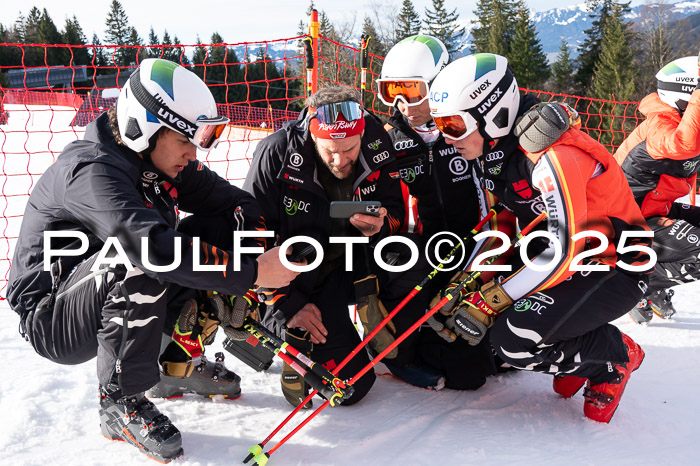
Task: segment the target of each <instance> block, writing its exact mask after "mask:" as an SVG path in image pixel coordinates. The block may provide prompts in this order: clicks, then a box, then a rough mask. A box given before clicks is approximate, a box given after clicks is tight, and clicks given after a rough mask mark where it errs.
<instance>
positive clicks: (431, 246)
mask: <svg viewBox="0 0 700 466" xmlns="http://www.w3.org/2000/svg"><path fill="white" fill-rule="evenodd" d="M455 240H456V241H455ZM457 245H461V246H460V247H459V253H458V254H459V259H458V258H457V257H456V255H457V254H455V253H456V252H457V251H456V249H457ZM448 253H449V255H448ZM464 254H465V253H464V243H463V242H462V240H461V239H460V237H459V236H457V235H456V234H454V233H452V232H451V231H442V232H440V233H436V234H434V235H433V236H431V237H430V239H429V240H428V242H427V243H425V258H426V259H427V260H428V264H430V266H431V267H432V268H434V269H437V268H438V265H436V264H435V263H434V262H433V259H435V260H437V262H438V263H439V264H441V265H442V269H441V270H442V271H443V272H451V271H453V270H455V269H456V268H457V267H459V265H460V264H461V263H462V261H463V260H464ZM443 257H444V258H445V259H443Z"/></svg>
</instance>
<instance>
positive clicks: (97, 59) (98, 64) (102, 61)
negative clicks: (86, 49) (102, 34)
mask: <svg viewBox="0 0 700 466" xmlns="http://www.w3.org/2000/svg"><path fill="white" fill-rule="evenodd" d="M92 45H94V46H96V47H93V48H92V49H91V52H92V58H91V59H90V64H91V65H92V66H94V67H95V74H107V73H108V72H109V71H108V70H105V67H106V66H107V57H106V56H105V49H104V48H103V47H99V46H101V45H102V42H100V38H99V37H97V34H93V35H92Z"/></svg>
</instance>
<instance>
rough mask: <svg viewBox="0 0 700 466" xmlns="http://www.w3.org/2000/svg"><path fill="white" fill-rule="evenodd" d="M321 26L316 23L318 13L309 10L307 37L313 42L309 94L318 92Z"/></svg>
mask: <svg viewBox="0 0 700 466" xmlns="http://www.w3.org/2000/svg"><path fill="white" fill-rule="evenodd" d="M320 29H321V25H320V24H319V22H318V11H317V10H311V22H310V23H309V35H310V36H311V39H312V41H313V47H312V48H313V52H314V68H313V72H312V73H311V93H316V91H317V90H318V42H319V31H320Z"/></svg>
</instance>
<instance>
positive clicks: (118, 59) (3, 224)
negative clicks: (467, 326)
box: [0, 37, 641, 299]
mask: <svg viewBox="0 0 700 466" xmlns="http://www.w3.org/2000/svg"><path fill="white" fill-rule="evenodd" d="M302 38H303V37H292V38H287V39H279V40H271V41H262V42H244V43H222V44H197V45H182V44H177V45H173V46H121V47H120V46H113V45H102V46H93V45H85V46H76V45H61V44H18V43H13V44H7V43H0V51H2V52H4V53H3V54H2V55H0V57H15V58H14V62H13V61H12V60H11V59H7V58H5V59H3V60H2V61H0V163H1V165H0V186H1V191H0V296H4V294H5V291H6V288H7V280H8V275H9V268H10V261H11V258H12V251H13V247H14V244H15V242H16V239H17V235H18V233H19V227H20V224H21V220H22V215H23V212H24V207H25V205H26V202H27V200H28V198H29V194H30V193H31V190H32V188H33V187H34V185H35V184H36V181H37V180H38V178H39V177H40V176H41V175H42V174H43V172H44V171H45V170H46V168H47V167H48V166H49V165H51V163H53V161H54V160H55V158H56V157H57V156H58V155H59V154H60V153H61V150H62V149H63V148H64V147H65V146H66V145H67V144H68V143H70V142H72V141H75V140H78V139H80V138H82V136H83V134H84V132H85V126H86V125H87V124H88V123H90V122H91V121H92V120H94V119H95V118H96V117H97V116H98V115H99V114H100V113H101V112H103V111H104V110H106V109H108V108H109V107H111V106H112V105H114V103H115V101H116V100H117V96H118V93H119V88H120V87H121V86H123V84H124V83H125V82H126V80H127V79H128V77H129V75H130V74H131V73H132V72H133V71H134V70H135V69H136V67H137V66H138V63H139V62H140V61H141V60H143V59H144V58H147V57H161V58H166V59H169V60H172V61H175V62H177V63H180V64H182V65H183V66H187V67H188V68H189V69H190V70H192V71H193V72H195V73H196V74H197V75H199V76H200V77H201V78H202V80H203V81H204V82H205V83H206V84H207V85H208V86H209V88H210V89H211V91H212V94H213V95H214V97H215V100H216V102H217V106H218V109H219V112H220V113H221V114H222V115H225V116H227V117H229V118H230V119H231V124H230V125H229V128H228V130H227V131H226V132H225V134H224V135H223V137H222V140H221V143H220V144H219V146H218V147H217V148H216V149H215V150H214V151H212V152H209V153H207V154H204V155H203V157H202V159H203V161H204V162H205V163H207V164H208V165H209V166H210V168H212V169H213V170H215V171H217V172H218V173H219V174H220V175H221V176H223V177H224V178H226V179H228V180H229V181H231V182H232V183H234V184H237V185H240V184H241V183H242V182H243V180H244V179H245V175H246V173H247V171H248V168H249V167H250V162H251V160H252V156H253V151H254V149H255V146H256V144H257V142H259V141H260V140H261V139H262V138H264V137H266V136H267V135H269V134H270V133H271V132H272V131H274V130H277V129H279V128H280V127H281V126H282V124H284V123H285V122H286V121H289V120H292V119H295V118H296V117H297V116H298V113H299V111H300V110H301V109H302V108H303V106H304V103H305V97H306V91H305V89H306V80H305V66H304V50H303V48H302V45H301V39H302ZM368 58H369V60H368V63H367V70H366V72H367V91H366V92H365V106H366V107H367V108H368V109H370V110H372V111H374V112H375V113H376V114H377V115H379V116H380V117H382V118H386V117H388V115H389V111H390V109H389V108H387V107H386V106H385V105H384V104H382V103H381V101H380V100H379V99H378V98H377V96H376V79H377V78H378V77H379V73H380V70H381V66H382V63H383V57H381V56H379V55H376V54H372V53H370V54H369V56H368ZM315 66H316V67H317V73H318V87H319V88H321V87H324V86H331V85H346V86H353V87H356V88H358V89H359V88H360V82H361V72H362V70H361V69H360V51H359V49H358V48H355V47H352V46H348V45H343V44H340V43H337V42H335V41H333V40H331V39H328V38H325V37H320V38H319V44H318V56H317V60H316V63H315ZM522 91H523V92H531V93H535V94H536V95H537V96H538V97H539V98H540V100H543V101H550V100H564V101H566V102H567V103H569V104H570V105H572V106H574V107H575V108H576V109H577V110H578V111H579V112H580V114H581V117H582V123H583V129H584V130H585V131H588V132H589V133H590V134H591V135H592V136H593V137H595V138H596V139H597V140H599V141H601V142H602V143H603V144H604V145H605V146H606V147H607V148H608V149H609V150H611V151H613V150H614V149H615V148H616V147H617V146H618V145H619V144H620V143H621V142H622V140H623V139H624V138H625V136H626V135H627V134H629V133H630V132H631V131H632V130H633V129H634V127H635V126H636V125H637V124H639V121H640V119H641V116H640V115H639V114H638V113H637V112H636V108H637V103H636V102H614V101H604V100H597V99H589V98H586V97H577V96H570V95H563V94H552V93H549V92H544V91H532V90H525V89H523V90H522ZM0 299H2V298H0Z"/></svg>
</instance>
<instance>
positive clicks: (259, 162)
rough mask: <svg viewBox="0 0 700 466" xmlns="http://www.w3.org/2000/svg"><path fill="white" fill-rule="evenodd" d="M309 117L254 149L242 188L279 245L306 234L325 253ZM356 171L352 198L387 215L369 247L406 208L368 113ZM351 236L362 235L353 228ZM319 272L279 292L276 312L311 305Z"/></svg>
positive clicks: (326, 223) (326, 232) (322, 200)
mask: <svg viewBox="0 0 700 466" xmlns="http://www.w3.org/2000/svg"><path fill="white" fill-rule="evenodd" d="M307 115H308V108H307V109H304V110H303V111H302V112H301V114H300V115H299V118H298V119H297V120H295V121H291V122H288V123H286V124H285V125H284V126H283V127H282V129H280V130H278V131H276V132H275V133H274V134H272V135H270V136H268V137H266V138H265V139H263V140H262V141H261V142H260V143H259V144H258V146H257V147H256V148H255V152H254V154H253V163H252V165H251V167H250V171H249V172H248V176H247V177H246V180H245V183H244V184H243V189H245V190H246V191H248V192H250V193H251V194H252V195H253V197H255V198H256V199H257V200H258V201H259V202H260V204H261V206H262V207H263V212H264V214H263V215H264V217H265V220H266V222H267V227H268V229H269V230H273V231H275V232H276V233H277V235H278V238H279V241H280V242H282V241H284V240H286V239H288V238H291V237H294V236H300V235H306V236H310V237H311V238H314V239H315V240H317V241H319V243H321V245H322V246H323V248H324V251H326V250H327V247H328V245H329V241H328V238H329V236H330V233H331V226H332V219H331V218H330V215H329V210H330V200H329V198H328V196H327V194H326V191H325V190H324V187H323V186H322V185H321V183H320V182H319V177H318V173H317V167H316V163H317V162H316V148H315V146H314V143H313V140H312V139H311V135H310V133H309V130H308V123H307ZM356 167H357V168H356V173H355V180H354V182H353V186H352V188H353V193H354V194H353V199H354V200H379V201H381V203H382V206H383V207H386V209H387V211H388V214H387V217H386V220H385V222H384V226H383V227H382V230H381V231H380V232H379V233H377V234H375V235H374V236H371V237H370V246H372V245H374V244H376V243H377V242H378V241H379V240H381V239H382V238H384V237H386V236H388V235H391V234H394V233H396V232H398V231H399V230H400V229H401V226H402V222H403V218H404V204H403V198H402V196H401V185H400V182H399V175H398V168H397V166H396V154H395V152H394V149H393V147H392V144H391V140H390V139H389V136H388V134H387V133H386V131H384V129H383V127H382V123H381V121H379V119H378V118H376V117H375V116H374V115H372V114H369V113H366V114H365V133H364V135H363V137H362V145H361V152H360V156H359V157H358V160H357V162H356ZM351 231H352V234H354V235H356V236H361V234H360V232H359V231H357V230H356V229H355V228H351ZM357 249H358V248H354V251H357ZM357 254H358V252H355V255H357ZM320 271H321V267H317V268H316V269H314V270H313V271H310V272H306V273H302V274H300V275H298V276H297V278H295V279H294V281H292V283H291V284H290V286H288V287H285V288H283V289H280V290H277V292H276V293H275V294H274V297H273V300H274V301H275V308H276V309H279V310H281V311H282V312H283V313H284V315H285V316H286V317H287V319H290V318H291V317H292V316H293V315H294V314H296V313H297V311H299V310H300V309H301V308H302V307H304V306H305V305H306V304H308V303H309V302H311V301H310V297H311V295H312V294H313V291H314V289H315V287H316V285H317V283H319V282H320V281H321V280H322V277H319V273H320ZM344 298H345V297H343V299H344Z"/></svg>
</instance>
